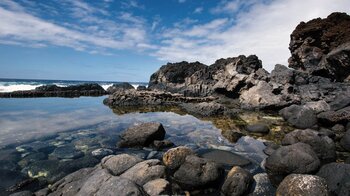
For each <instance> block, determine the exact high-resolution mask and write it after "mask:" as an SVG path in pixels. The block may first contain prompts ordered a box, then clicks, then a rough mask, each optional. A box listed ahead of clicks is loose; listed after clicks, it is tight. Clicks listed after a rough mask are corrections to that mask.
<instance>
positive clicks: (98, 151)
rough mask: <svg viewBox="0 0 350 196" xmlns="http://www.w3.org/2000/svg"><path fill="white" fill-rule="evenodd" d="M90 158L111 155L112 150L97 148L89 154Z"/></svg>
mask: <svg viewBox="0 0 350 196" xmlns="http://www.w3.org/2000/svg"><path fill="white" fill-rule="evenodd" d="M91 154H92V156H94V157H98V158H102V157H105V156H108V155H111V154H113V150H110V149H107V148H99V149H96V150H94V151H92V152H91Z"/></svg>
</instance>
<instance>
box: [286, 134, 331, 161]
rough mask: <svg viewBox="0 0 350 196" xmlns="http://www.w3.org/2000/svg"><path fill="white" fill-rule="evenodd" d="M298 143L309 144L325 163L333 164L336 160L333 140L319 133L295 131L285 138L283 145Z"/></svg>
mask: <svg viewBox="0 0 350 196" xmlns="http://www.w3.org/2000/svg"><path fill="white" fill-rule="evenodd" d="M298 142H303V143H305V144H309V145H310V146H311V148H312V149H313V150H314V151H315V153H316V154H317V156H318V158H319V159H320V160H321V161H323V162H332V161H335V159H336V153H335V144H334V142H333V140H332V139H331V138H329V137H328V136H326V135H323V134H320V133H319V132H318V131H315V130H312V129H305V130H299V129H297V130H294V131H292V132H290V133H288V134H286V135H285V136H284V138H283V140H282V145H291V144H295V143H298Z"/></svg>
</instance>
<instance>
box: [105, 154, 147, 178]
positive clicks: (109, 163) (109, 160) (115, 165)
mask: <svg viewBox="0 0 350 196" xmlns="http://www.w3.org/2000/svg"><path fill="white" fill-rule="evenodd" d="M141 161H142V159H140V158H138V157H136V156H131V155H128V154H119V155H111V156H108V157H105V158H103V159H102V161H101V165H102V167H103V168H106V169H107V170H108V171H109V172H110V173H111V174H112V175H115V176H118V175H120V174H122V173H123V172H125V171H126V170H128V169H129V168H131V167H133V166H134V165H136V164H137V163H139V162H141Z"/></svg>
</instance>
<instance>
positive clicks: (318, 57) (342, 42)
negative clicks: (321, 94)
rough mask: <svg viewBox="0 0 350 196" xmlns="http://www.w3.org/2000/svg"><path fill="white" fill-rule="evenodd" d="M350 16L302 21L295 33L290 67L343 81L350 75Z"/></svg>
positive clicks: (292, 38)
mask: <svg viewBox="0 0 350 196" xmlns="http://www.w3.org/2000/svg"><path fill="white" fill-rule="evenodd" d="M349 26H350V16H349V15H347V14H346V13H333V14H331V15H329V16H328V17H327V18H325V19H321V18H317V19H313V20H311V21H309V22H307V23H305V22H301V23H300V24H299V25H298V26H297V27H296V29H295V30H294V31H293V33H292V35H291V41H290V44H289V49H290V51H291V53H292V56H291V57H290V58H289V67H291V68H294V69H298V70H302V71H307V72H308V73H311V74H313V75H319V76H325V77H329V78H331V79H335V80H338V81H342V80H344V79H346V78H347V77H348V76H349V74H350V69H349V66H350V52H349V42H350V28H348V27H349Z"/></svg>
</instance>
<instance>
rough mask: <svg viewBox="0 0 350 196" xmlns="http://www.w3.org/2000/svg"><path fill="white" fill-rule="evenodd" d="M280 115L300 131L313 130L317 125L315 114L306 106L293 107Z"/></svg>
mask: <svg viewBox="0 0 350 196" xmlns="http://www.w3.org/2000/svg"><path fill="white" fill-rule="evenodd" d="M279 113H280V115H281V116H282V117H283V118H284V119H285V120H287V121H288V122H289V123H290V124H291V125H292V126H294V127H296V128H299V129H306V128H311V127H313V126H314V125H315V124H316V123H317V118H316V114H315V112H314V111H313V110H312V109H310V108H308V107H305V106H298V105H291V106H289V107H286V108H283V109H282V110H280V112H279Z"/></svg>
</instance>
